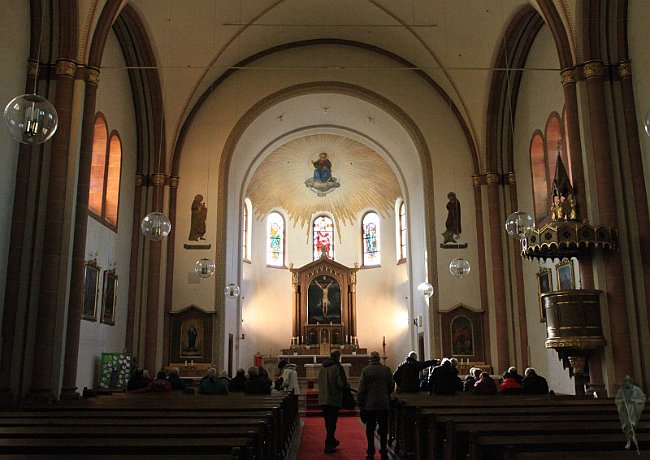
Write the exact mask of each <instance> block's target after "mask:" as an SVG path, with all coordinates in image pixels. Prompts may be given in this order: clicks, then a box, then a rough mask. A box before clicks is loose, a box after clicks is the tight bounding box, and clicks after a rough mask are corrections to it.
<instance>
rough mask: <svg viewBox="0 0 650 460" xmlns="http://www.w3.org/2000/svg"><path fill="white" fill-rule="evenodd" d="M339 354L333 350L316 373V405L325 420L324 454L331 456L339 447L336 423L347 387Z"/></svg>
mask: <svg viewBox="0 0 650 460" xmlns="http://www.w3.org/2000/svg"><path fill="white" fill-rule="evenodd" d="M340 358H341V352H340V351H339V350H334V351H333V352H331V353H330V357H329V358H327V359H325V360H324V361H323V364H322V367H321V369H320V372H319V373H318V404H319V405H320V407H321V410H322V411H323V418H324V419H325V430H326V431H327V437H326V438H325V451H324V452H325V453H326V454H331V453H332V452H334V451H336V447H337V446H338V445H339V441H338V439H336V436H335V434H336V422H337V421H338V418H339V409H340V408H341V401H342V396H343V389H344V388H345V387H346V386H347V385H348V380H347V378H346V377H345V371H344V370H343V366H341V363H340V362H339V360H340Z"/></svg>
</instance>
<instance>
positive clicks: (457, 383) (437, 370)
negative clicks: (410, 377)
mask: <svg viewBox="0 0 650 460" xmlns="http://www.w3.org/2000/svg"><path fill="white" fill-rule="evenodd" d="M429 389H430V390H429V391H430V392H431V394H437V395H453V394H454V393H456V392H457V391H463V382H462V381H461V380H460V378H459V377H458V371H457V370H455V369H454V367H453V366H452V364H451V360H450V359H449V358H444V359H443V360H442V362H441V363H440V365H439V366H436V367H434V368H433V370H432V371H431V373H430V374H429Z"/></svg>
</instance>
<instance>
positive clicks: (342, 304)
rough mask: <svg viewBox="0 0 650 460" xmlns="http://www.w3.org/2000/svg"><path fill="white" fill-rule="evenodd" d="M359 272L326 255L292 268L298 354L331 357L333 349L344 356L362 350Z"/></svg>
mask: <svg viewBox="0 0 650 460" xmlns="http://www.w3.org/2000/svg"><path fill="white" fill-rule="evenodd" d="M357 271H358V267H356V266H355V267H354V268H350V267H346V266H345V265H342V264H340V263H338V262H335V261H333V260H331V259H330V258H329V257H327V255H326V253H324V254H323V255H322V256H321V257H320V258H319V259H318V260H315V261H313V262H310V263H308V264H307V265H304V266H302V267H300V268H293V267H291V284H292V286H293V309H292V312H293V314H292V320H293V323H292V325H293V327H292V339H291V349H292V350H293V351H294V352H299V351H300V352H304V351H306V350H310V351H309V352H308V353H309V354H319V355H328V354H329V353H330V351H331V350H332V349H333V348H337V349H341V351H342V352H344V353H347V352H356V351H357V350H358V346H359V342H358V339H357V317H356V283H357Z"/></svg>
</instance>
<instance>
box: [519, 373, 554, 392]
mask: <svg viewBox="0 0 650 460" xmlns="http://www.w3.org/2000/svg"><path fill="white" fill-rule="evenodd" d="M521 388H522V390H523V392H524V393H526V394H529V395H547V394H548V382H546V379H545V378H544V377H542V376H541V375H538V374H537V371H536V370H535V369H533V368H532V367H529V368H528V369H526V372H524V379H523V380H522V381H521Z"/></svg>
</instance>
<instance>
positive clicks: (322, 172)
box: [311, 152, 332, 182]
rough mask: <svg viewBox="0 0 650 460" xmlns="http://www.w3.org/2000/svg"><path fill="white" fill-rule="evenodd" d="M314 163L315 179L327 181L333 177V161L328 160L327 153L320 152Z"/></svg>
mask: <svg viewBox="0 0 650 460" xmlns="http://www.w3.org/2000/svg"><path fill="white" fill-rule="evenodd" d="M311 163H312V164H313V165H314V179H316V180H319V181H321V182H327V181H329V180H331V179H332V162H330V160H328V158H327V153H325V152H321V153H319V154H318V160H314V161H312V162H311Z"/></svg>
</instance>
